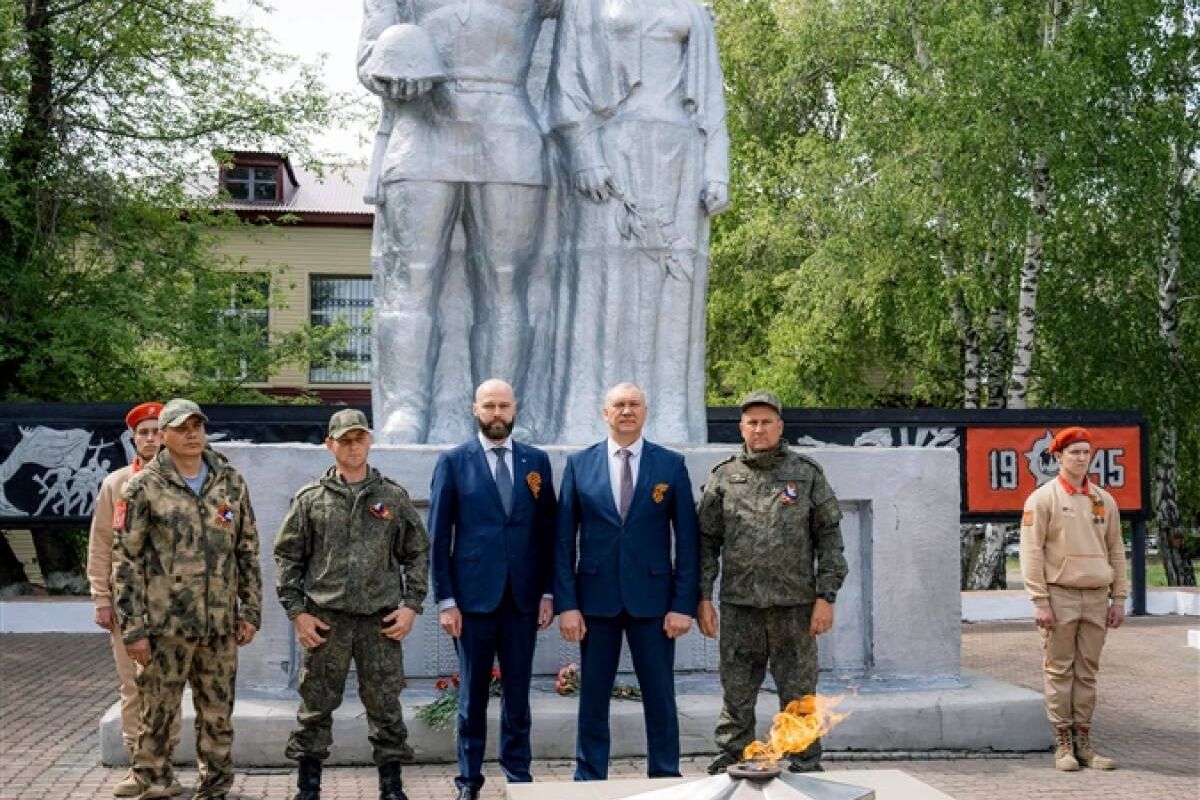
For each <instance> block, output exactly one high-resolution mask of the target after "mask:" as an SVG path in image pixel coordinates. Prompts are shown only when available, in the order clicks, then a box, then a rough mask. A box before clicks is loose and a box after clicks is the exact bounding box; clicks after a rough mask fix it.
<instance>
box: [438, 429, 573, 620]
mask: <svg viewBox="0 0 1200 800" xmlns="http://www.w3.org/2000/svg"><path fill="white" fill-rule="evenodd" d="M512 455H513V458H512V460H513V462H514V463H513V464H510V465H509V467H510V469H512V473H513V505H512V513H511V514H509V515H508V516H507V517H506V516H505V514H504V507H503V506H502V505H501V504H500V493H499V492H498V491H497V490H496V480H495V478H493V477H492V471H491V469H490V468H489V466H488V462H487V456H486V455H485V454H484V452H483V447H482V446H481V445H480V443H479V439H478V438H474V439H471V440H470V441H469V442H465V443H463V444H461V445H459V446H458V447H456V448H454V449H453V450H450V451H449V452H446V453H442V454H441V455H440V456H438V460H437V466H435V467H434V470H433V486H432V489H431V492H430V508H429V533H430V536H431V537H432V539H433V554H432V567H433V595H434V599H435V600H437V602H439V603H440V602H441V601H443V600H445V599H446V598H449V597H453V598H454V602H455V603H456V604H457V605H458V607H459V608H460V609H461V610H462V611H464V612H468V613H476V614H486V613H488V612H491V611H495V610H496V608H497V607H498V606H499V605H500V600H501V598H502V597H503V596H504V585H505V583H509V584H510V585H511V587H512V597H513V602H514V604H515V605H516V607H517V609H518V610H520V611H521V612H522V613H536V610H537V607H538V603H539V601H540V600H541V597H542V595H543V594H545V593H549V592H550V589H551V585H552V577H551V568H552V559H553V554H554V516H555V508H556V504H555V500H554V477H553V475H552V473H551V469H550V458H549V457H548V456H547V455H546V454H545V452H543V451H541V450H539V449H537V448H536V447H530V446H529V445H525V444H521V443H520V442H513V454H512ZM534 475H536V476H537V477H536V478H534V477H531V476H534ZM535 486H536V487H537V488H536V490H535Z"/></svg>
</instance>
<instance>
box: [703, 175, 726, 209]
mask: <svg viewBox="0 0 1200 800" xmlns="http://www.w3.org/2000/svg"><path fill="white" fill-rule="evenodd" d="M700 202H701V203H703V204H704V210H705V211H707V212H708V215H709V216H710V217H711V216H715V215H717V214H720V213H721V212H722V211H724V210H725V209H727V208H729V187H728V186H726V185H725V184H724V183H720V182H719V181H710V182H709V183H707V184H705V186H704V191H702V192H701V193H700Z"/></svg>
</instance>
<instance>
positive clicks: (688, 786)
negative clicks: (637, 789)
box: [626, 761, 875, 800]
mask: <svg viewBox="0 0 1200 800" xmlns="http://www.w3.org/2000/svg"><path fill="white" fill-rule="evenodd" d="M626 800H875V790H874V789H868V788H865V787H862V786H851V785H849V784H845V783H836V782H834V781H826V780H822V779H820V778H813V777H809V776H807V775H794V774H792V773H790V772H787V771H785V770H784V769H782V768H781V767H780V765H779V764H778V763H761V762H755V761H743V762H741V763H739V764H734V765H733V766H732V767H730V768H729V770H728V771H727V773H726V774H725V775H718V776H716V777H715V778H702V779H700V780H698V781H689V782H687V783H677V784H675V785H674V786H669V787H667V788H665V789H655V790H653V791H649V792H643V793H642V794H635V795H631V796H629V797H627V798H626Z"/></svg>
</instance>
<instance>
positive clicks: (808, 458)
mask: <svg viewBox="0 0 1200 800" xmlns="http://www.w3.org/2000/svg"><path fill="white" fill-rule="evenodd" d="M788 455H790V456H792V457H793V458H798V459H800V460H801V461H803V462H804V463H805V464H808V465H809V466H810V467H812V468H813V469H815V470H816V471H817V472H818V473H820V474H821V475H824V474H825V470H824V469H822V468H821V465H820V464H819V463H818V462H817V460H816V459H815V458H813V457H812V456H806V455H804V454H803V453H797V452H796V451H795V450H788Z"/></svg>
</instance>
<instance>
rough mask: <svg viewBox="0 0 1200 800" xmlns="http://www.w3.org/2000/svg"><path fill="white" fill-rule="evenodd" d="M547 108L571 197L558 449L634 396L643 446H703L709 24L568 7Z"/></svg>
mask: <svg viewBox="0 0 1200 800" xmlns="http://www.w3.org/2000/svg"><path fill="white" fill-rule="evenodd" d="M548 99H549V121H550V126H551V129H552V130H553V131H554V133H555V134H556V135H557V136H558V138H559V141H560V143H561V144H562V146H563V150H564V152H565V155H566V173H567V175H568V176H569V177H568V180H569V181H570V183H571V185H572V186H573V188H574V189H575V190H576V192H575V193H573V198H574V200H573V202H571V203H569V204H568V224H567V225H565V226H564V237H563V241H561V242H560V259H561V264H562V267H560V269H562V273H561V274H560V280H561V281H563V290H564V291H563V296H564V297H565V298H569V299H568V300H565V301H564V303H563V308H562V309H561V313H562V314H563V318H564V328H560V330H564V332H565V333H566V334H567V338H568V341H566V342H563V341H560V343H559V346H560V347H564V346H565V347H567V348H569V349H568V358H567V359H566V362H567V363H568V364H569V367H568V369H567V372H566V380H565V385H564V386H563V387H562V394H563V397H564V402H563V407H562V409H561V411H562V415H563V416H562V419H563V429H562V431H561V432H560V433H561V438H562V439H563V441H567V442H575V441H589V440H594V439H595V438H596V437H597V436H598V435H600V434H602V432H603V431H599V430H597V429H596V425H597V424H598V423H600V417H599V414H598V413H597V407H598V405H599V403H600V399H601V398H602V397H603V394H604V390H605V389H606V388H607V387H609V386H612V385H613V384H616V383H618V382H620V381H632V382H634V383H636V384H637V385H638V386H640V387H642V389H644V390H645V392H646V394H647V397H648V399H649V403H650V405H651V406H652V407H653V413H652V414H651V415H650V418H649V422H648V424H647V436H648V437H650V438H654V439H658V440H660V441H665V442H703V441H705V438H706V437H705V406H704V303H705V290H706V288H707V282H708V218H709V216H711V215H712V214H716V213H719V212H720V211H723V210H724V209H725V208H726V206H727V204H728V190H727V184H728V180H729V177H728V174H729V168H728V149H729V141H728V134H727V132H726V128H725V101H724V98H723V96H722V81H721V67H720V63H719V61H718V58H717V49H716V38H715V35H714V32H713V23H712V19H711V17H710V15H709V13H708V11H707V9H705V8H704V7H702V6H700V5H698V4H697V3H695V2H693V0H564V3H563V6H562V11H561V13H560V16H559V24H558V30H557V33H556V39H555V48H554V62H553V64H552V66H551V75H550V82H549V91H548Z"/></svg>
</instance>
